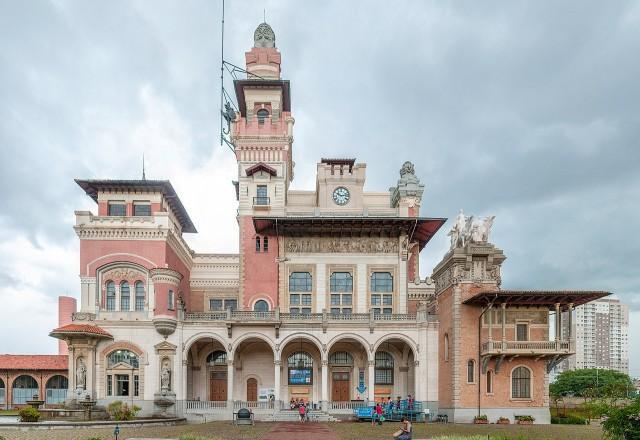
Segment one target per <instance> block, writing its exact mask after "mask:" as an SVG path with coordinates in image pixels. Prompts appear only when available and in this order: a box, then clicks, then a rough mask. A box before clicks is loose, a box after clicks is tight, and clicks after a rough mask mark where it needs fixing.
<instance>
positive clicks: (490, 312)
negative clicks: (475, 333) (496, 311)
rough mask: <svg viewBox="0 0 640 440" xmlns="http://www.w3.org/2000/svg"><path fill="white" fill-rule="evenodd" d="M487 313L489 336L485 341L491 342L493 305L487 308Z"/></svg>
mask: <svg viewBox="0 0 640 440" xmlns="http://www.w3.org/2000/svg"><path fill="white" fill-rule="evenodd" d="M487 312H488V313H489V336H488V337H487V340H488V341H489V342H491V340H492V339H493V304H491V305H490V306H489V310H487Z"/></svg>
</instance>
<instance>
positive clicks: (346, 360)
mask: <svg viewBox="0 0 640 440" xmlns="http://www.w3.org/2000/svg"><path fill="white" fill-rule="evenodd" d="M329 364H330V365H346V366H352V365H353V357H352V356H351V355H350V354H349V353H347V352H346V351H336V352H335V353H333V354H331V356H329Z"/></svg>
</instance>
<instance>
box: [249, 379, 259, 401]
mask: <svg viewBox="0 0 640 440" xmlns="http://www.w3.org/2000/svg"><path fill="white" fill-rule="evenodd" d="M257 401H258V381H257V380H256V379H254V378H253V377H251V378H249V379H247V402H257Z"/></svg>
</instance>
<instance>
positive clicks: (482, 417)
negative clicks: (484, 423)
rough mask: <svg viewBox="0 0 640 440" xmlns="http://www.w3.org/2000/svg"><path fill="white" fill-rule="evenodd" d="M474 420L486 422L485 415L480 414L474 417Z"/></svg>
mask: <svg viewBox="0 0 640 440" xmlns="http://www.w3.org/2000/svg"><path fill="white" fill-rule="evenodd" d="M473 419H474V420H488V419H487V415H486V414H480V415H479V416H475V417H474V418H473Z"/></svg>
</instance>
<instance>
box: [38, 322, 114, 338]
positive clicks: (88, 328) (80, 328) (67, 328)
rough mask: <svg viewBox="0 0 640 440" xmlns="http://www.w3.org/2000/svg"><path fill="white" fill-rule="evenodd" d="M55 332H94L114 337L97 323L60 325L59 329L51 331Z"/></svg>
mask: <svg viewBox="0 0 640 440" xmlns="http://www.w3.org/2000/svg"><path fill="white" fill-rule="evenodd" d="M53 333H58V334H63V333H89V334H93V335H99V336H107V337H112V336H111V333H109V332H108V331H106V330H105V329H103V328H101V327H98V326H97V325H91V324H67V325H64V326H62V327H58V328H57V329H55V330H53V331H52V332H51V334H53Z"/></svg>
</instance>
